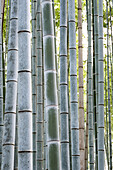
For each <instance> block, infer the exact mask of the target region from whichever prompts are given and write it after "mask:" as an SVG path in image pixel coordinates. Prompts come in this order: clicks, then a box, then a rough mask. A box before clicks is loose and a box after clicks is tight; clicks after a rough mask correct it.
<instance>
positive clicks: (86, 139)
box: [85, 0, 88, 170]
mask: <svg viewBox="0 0 113 170" xmlns="http://www.w3.org/2000/svg"><path fill="white" fill-rule="evenodd" d="M86 18H87V33H88V0H86ZM86 96H87V105H86V108H87V109H86V133H85V169H86V170H87V169H88V48H87V94H86Z"/></svg>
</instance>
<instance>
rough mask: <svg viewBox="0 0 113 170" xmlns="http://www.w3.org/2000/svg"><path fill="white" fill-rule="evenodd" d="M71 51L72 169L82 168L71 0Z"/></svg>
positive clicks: (71, 6) (70, 0)
mask: <svg viewBox="0 0 113 170" xmlns="http://www.w3.org/2000/svg"><path fill="white" fill-rule="evenodd" d="M69 52H70V102H71V108H70V109H71V146H72V148H71V153H72V155H71V156H72V170H74V169H77V170H79V169H80V153H79V121H78V99H77V64H76V32H75V1H74V0H69Z"/></svg>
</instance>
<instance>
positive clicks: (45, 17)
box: [42, 0, 61, 170]
mask: <svg viewBox="0 0 113 170" xmlns="http://www.w3.org/2000/svg"><path fill="white" fill-rule="evenodd" d="M42 26H43V50H44V52H43V54H44V78H45V97H46V114H47V144H48V170H53V169H54V168H55V169H56V170H60V169H61V167H60V141H59V120H58V119H59V116H58V96H57V82H56V64H55V48H54V26H53V13H52V2H51V0H49V1H46V0H42Z"/></svg>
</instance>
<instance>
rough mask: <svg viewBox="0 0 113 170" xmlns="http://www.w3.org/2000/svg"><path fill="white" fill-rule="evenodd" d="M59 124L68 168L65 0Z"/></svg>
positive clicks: (63, 162)
mask: <svg viewBox="0 0 113 170" xmlns="http://www.w3.org/2000/svg"><path fill="white" fill-rule="evenodd" d="M60 125H61V167H62V169H63V170H64V169H65V170H69V169H70V156H69V121H68V90H67V0H61V1H60Z"/></svg>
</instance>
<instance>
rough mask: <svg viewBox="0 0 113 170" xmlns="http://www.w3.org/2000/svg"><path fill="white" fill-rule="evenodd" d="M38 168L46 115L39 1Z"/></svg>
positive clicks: (42, 158)
mask: <svg viewBox="0 0 113 170" xmlns="http://www.w3.org/2000/svg"><path fill="white" fill-rule="evenodd" d="M36 19H37V28H36V29H37V169H40V170H42V169H43V168H44V167H43V166H44V149H43V145H44V142H43V141H44V136H43V134H44V129H43V127H44V121H43V120H44V115H43V105H44V99H43V58H42V10H41V0H38V1H37V16H36Z"/></svg>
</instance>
